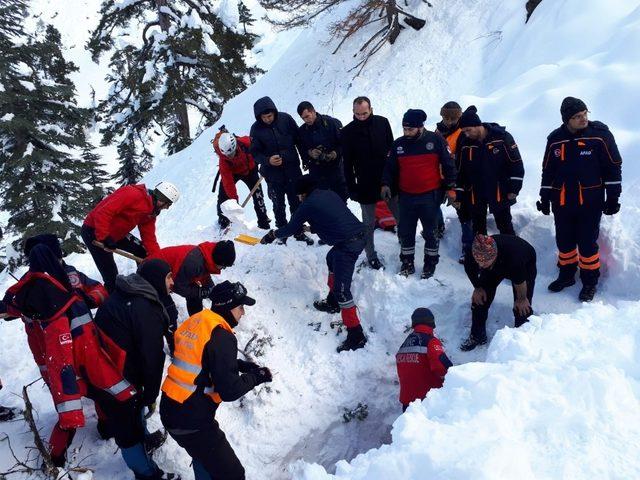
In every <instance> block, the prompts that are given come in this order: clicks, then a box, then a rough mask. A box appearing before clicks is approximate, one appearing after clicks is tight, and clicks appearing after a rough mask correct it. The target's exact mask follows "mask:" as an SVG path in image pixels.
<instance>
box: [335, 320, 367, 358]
mask: <svg viewBox="0 0 640 480" xmlns="http://www.w3.org/2000/svg"><path fill="white" fill-rule="evenodd" d="M366 343H367V337H365V336H364V332H363V331H362V325H358V326H357V327H352V328H347V339H346V340H345V341H344V342H342V343H341V344H340V346H338V348H336V351H337V352H338V353H340V352H344V351H345V350H358V349H360V348H362V347H364V346H365V344H366Z"/></svg>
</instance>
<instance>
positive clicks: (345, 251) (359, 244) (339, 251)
mask: <svg viewBox="0 0 640 480" xmlns="http://www.w3.org/2000/svg"><path fill="white" fill-rule="evenodd" d="M365 243H366V242H365V238H364V232H363V233H362V234H361V235H359V236H357V237H354V238H352V239H351V240H346V241H344V242H340V243H338V244H337V245H334V246H333V247H331V250H329V252H328V253H327V267H329V274H333V278H334V280H333V282H334V283H333V290H332V292H333V294H334V295H335V298H336V300H337V301H338V305H340V308H350V307H353V306H354V305H355V303H354V301H353V295H352V294H351V280H352V278H353V271H354V269H355V266H356V262H357V261H358V257H359V256H360V254H361V253H362V250H364V245H365Z"/></svg>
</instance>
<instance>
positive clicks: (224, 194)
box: [174, 131, 270, 311]
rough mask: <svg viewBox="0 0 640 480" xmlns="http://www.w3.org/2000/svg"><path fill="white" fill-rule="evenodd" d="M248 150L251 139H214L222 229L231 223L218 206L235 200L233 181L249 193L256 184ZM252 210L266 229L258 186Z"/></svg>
mask: <svg viewBox="0 0 640 480" xmlns="http://www.w3.org/2000/svg"><path fill="white" fill-rule="evenodd" d="M250 147H251V138H250V137H236V136H235V135H234V134H232V133H229V132H226V131H220V132H218V133H217V134H216V136H215V138H214V139H213V149H214V150H215V151H216V153H217V154H218V159H219V163H218V171H219V173H220V178H221V179H222V185H221V186H220V190H218V205H217V210H218V223H219V224H220V227H222V228H226V227H228V226H229V224H230V223H231V221H230V220H229V218H228V217H226V216H225V215H224V214H223V213H222V209H221V208H220V205H222V204H223V203H224V202H226V201H227V200H229V199H232V200H236V201H238V191H237V190H236V182H237V181H238V180H242V181H243V182H244V184H245V185H246V186H247V188H248V189H249V190H251V189H252V188H253V187H254V186H255V184H256V183H258V178H259V177H258V167H257V166H256V162H255V161H254V160H253V157H252V156H251V154H250V153H249V148H250ZM253 208H254V210H255V211H256V216H257V217H258V228H262V229H265V230H268V229H269V223H270V220H269V217H268V216H267V209H266V207H265V205H264V195H263V193H262V187H261V186H258V188H257V189H256V191H255V192H254V193H253ZM174 273H175V272H174ZM198 311H200V310H198Z"/></svg>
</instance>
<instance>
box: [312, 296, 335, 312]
mask: <svg viewBox="0 0 640 480" xmlns="http://www.w3.org/2000/svg"><path fill="white" fill-rule="evenodd" d="M313 308H315V309H316V310H320V311H321V312H327V313H339V312H340V305H338V301H337V300H336V297H335V296H334V295H333V293H331V292H329V295H327V298H325V299H324V300H316V301H315V302H313Z"/></svg>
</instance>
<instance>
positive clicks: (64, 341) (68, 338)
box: [58, 333, 72, 345]
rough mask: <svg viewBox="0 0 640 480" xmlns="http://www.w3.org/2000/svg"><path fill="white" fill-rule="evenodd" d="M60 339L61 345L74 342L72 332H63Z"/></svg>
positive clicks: (59, 336)
mask: <svg viewBox="0 0 640 480" xmlns="http://www.w3.org/2000/svg"><path fill="white" fill-rule="evenodd" d="M58 341H59V342H60V345H68V344H70V343H72V340H71V334H70V333H61V334H60V335H58Z"/></svg>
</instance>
